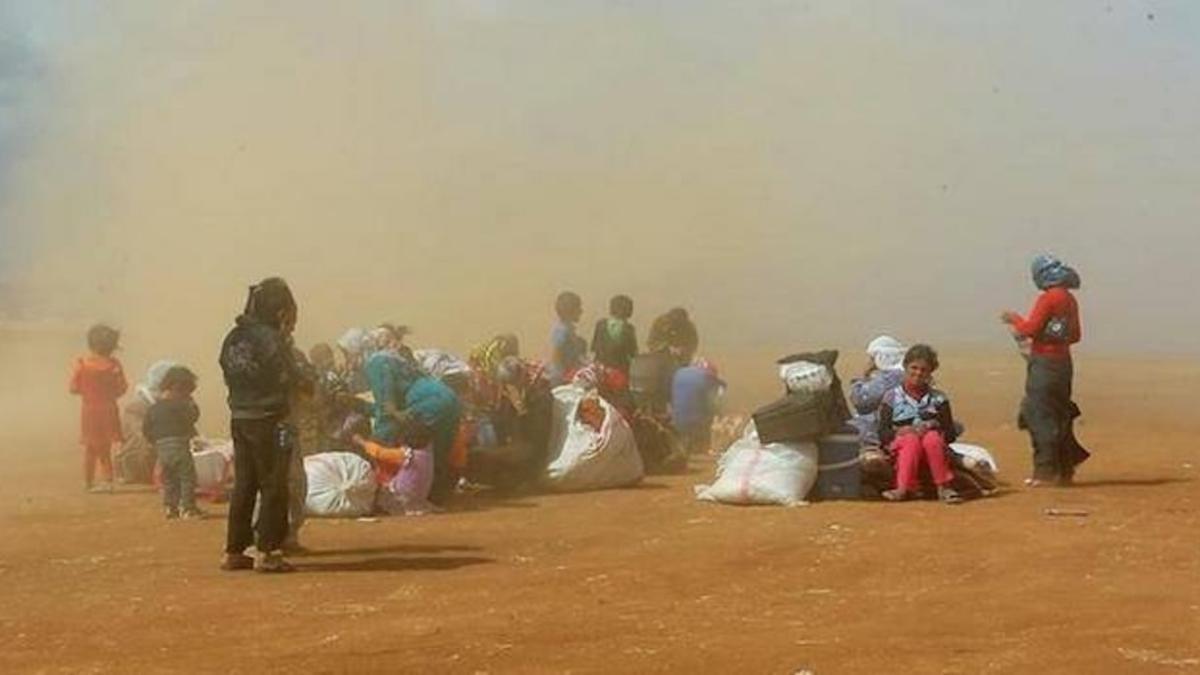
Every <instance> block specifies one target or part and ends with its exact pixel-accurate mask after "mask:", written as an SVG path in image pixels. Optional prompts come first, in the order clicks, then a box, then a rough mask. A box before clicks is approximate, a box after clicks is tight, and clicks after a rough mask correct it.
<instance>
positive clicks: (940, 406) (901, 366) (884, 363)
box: [850, 255, 1090, 504]
mask: <svg viewBox="0 0 1200 675" xmlns="http://www.w3.org/2000/svg"><path fill="white" fill-rule="evenodd" d="M1031 273H1032V277H1033V282H1034V284H1035V285H1036V286H1037V288H1038V290H1039V291H1040V294H1039V295H1038V297H1037V300H1036V301H1035V303H1034V305H1033V308H1032V309H1031V310H1030V312H1029V313H1028V314H1027V315H1026V316H1021V315H1020V314H1018V313H1016V312H1013V311H1005V312H1003V313H1002V314H1001V321H1002V322H1003V323H1004V324H1006V325H1007V326H1008V327H1009V328H1010V330H1011V333H1012V336H1013V338H1014V339H1015V340H1016V341H1017V343H1018V345H1019V346H1020V350H1021V353H1022V355H1023V357H1024V358H1025V360H1026V364H1027V366H1026V384H1025V395H1024V397H1023V398H1022V400H1021V405H1020V409H1019V413H1018V421H1019V426H1020V428H1021V429H1023V430H1026V431H1028V433H1029V436H1030V441H1031V444H1032V446H1033V471H1032V473H1031V475H1030V477H1029V478H1028V479H1026V480H1025V485H1026V486H1028V487H1035V488H1040V487H1049V486H1069V485H1071V484H1072V482H1073V481H1074V477H1075V471H1076V469H1077V467H1078V466H1079V465H1080V464H1081V463H1083V462H1084V461H1085V460H1086V459H1088V457H1089V456H1090V453H1088V451H1087V450H1086V449H1084V447H1083V446H1082V445H1081V444H1080V443H1079V440H1078V439H1077V438H1076V437H1075V430H1074V420H1075V419H1076V418H1077V417H1079V416H1080V414H1081V413H1080V410H1079V407H1078V406H1077V405H1076V404H1075V402H1074V401H1073V400H1072V398H1071V393H1072V380H1073V374H1074V366H1073V360H1072V358H1071V346H1072V345H1074V344H1076V343H1078V342H1079V341H1080V340H1081V339H1082V336H1083V330H1082V323H1081V321H1080V316H1079V305H1078V302H1077V300H1076V299H1075V296H1074V294H1073V293H1072V291H1073V290H1075V289H1078V288H1079V287H1080V278H1079V274H1078V273H1077V272H1076V271H1075V270H1074V269H1073V268H1071V267H1070V266H1068V265H1066V264H1065V263H1063V262H1062V261H1061V260H1059V259H1058V258H1056V257H1054V256H1050V255H1040V256H1037V257H1036V258H1035V259H1034V261H1033V263H1032V266H1031ZM867 356H868V364H867V367H866V369H865V370H864V372H863V375H862V377H860V378H856V379H855V380H853V381H852V383H851V388H850V400H851V403H852V404H853V406H854V409H855V413H856V414H855V415H854V417H853V418H852V419H851V424H852V425H853V426H854V428H855V429H856V430H857V431H858V433H859V439H860V442H861V443H862V445H863V447H864V449H865V450H864V458H870V459H874V460H877V461H879V462H880V463H884V464H886V465H887V468H888V469H890V471H891V473H890V476H892V478H891V480H892V483H893V485H892V487H891V488H890V489H887V490H884V491H883V492H882V497H883V498H884V499H887V500H889V501H905V500H907V499H911V498H913V497H916V496H918V495H920V494H921V492H922V472H927V474H928V480H929V482H931V483H932V486H933V487H934V488H935V489H936V492H937V495H938V497H939V498H940V499H941V500H942V501H944V502H946V503H950V504H957V503H959V502H960V501H961V496H960V495H959V493H958V491H957V490H956V489H955V488H954V487H953V484H954V482H955V478H956V476H955V471H954V467H953V466H952V464H953V461H954V456H953V454H952V453H950V452H948V448H949V446H950V444H952V443H953V442H954V441H955V440H956V439H957V438H958V437H959V435H960V434H961V433H962V428H963V427H962V425H961V424H959V423H958V422H957V421H956V420H955V418H954V414H953V412H952V410H951V406H950V399H949V397H948V396H947V395H946V393H945V392H943V391H941V390H939V389H937V388H936V387H935V386H934V384H933V374H934V372H935V371H936V370H937V369H938V365H939V363H938V354H937V352H936V351H935V350H934V349H933V348H932V347H929V346H928V345H923V344H919V345H915V346H913V347H911V348H907V347H905V346H904V345H903V344H902V343H901V342H900V341H898V340H896V339H895V338H893V337H891V336H887V335H883V336H880V337H878V338H876V339H875V340H872V341H871V343H870V344H869V345H868V346H867Z"/></svg>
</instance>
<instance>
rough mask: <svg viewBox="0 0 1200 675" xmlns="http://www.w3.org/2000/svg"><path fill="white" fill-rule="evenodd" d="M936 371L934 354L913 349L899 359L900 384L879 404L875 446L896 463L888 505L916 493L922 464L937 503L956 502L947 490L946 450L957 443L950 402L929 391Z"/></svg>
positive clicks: (921, 347) (950, 476) (887, 494)
mask: <svg viewBox="0 0 1200 675" xmlns="http://www.w3.org/2000/svg"><path fill="white" fill-rule="evenodd" d="M937 368H938V356H937V352H936V351H934V350H933V348H932V347H930V346H929V345H916V346H914V347H912V348H911V349H909V350H908V352H907V353H905V355H904V381H903V382H902V383H901V384H900V386H898V387H896V388H895V389H892V390H891V391H890V392H888V393H887V395H885V396H884V398H883V403H882V405H880V408H879V441H880V445H881V446H882V447H884V448H887V449H888V450H889V451H891V453H892V454H893V456H894V457H895V460H896V487H895V488H894V489H891V490H888V491H886V492H884V493H883V498H884V499H886V500H888V501H893V502H902V501H905V500H908V499H912V498H914V497H916V496H918V494H919V493H920V489H921V488H920V469H921V465H922V464H925V465H926V466H928V467H929V472H930V474H932V476H933V482H934V484H935V485H936V486H937V494H938V499H940V500H942V502H943V503H945V504H959V503H961V502H962V497H960V496H959V494H958V492H957V491H956V490H955V489H954V488H953V487H951V483H952V482H953V481H954V472H953V471H952V470H951V469H950V459H949V457H947V453H946V450H947V448H948V447H949V444H950V443H952V442H953V441H954V439H955V438H956V437H957V432H956V431H955V425H954V415H953V413H952V412H951V411H950V399H949V398H947V396H946V395H945V394H944V393H942V392H941V391H938V390H937V389H934V388H933V373H934V371H936V370H937Z"/></svg>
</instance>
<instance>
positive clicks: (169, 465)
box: [156, 438, 196, 511]
mask: <svg viewBox="0 0 1200 675" xmlns="http://www.w3.org/2000/svg"><path fill="white" fill-rule="evenodd" d="M191 445H192V442H191V439H190V438H163V439H160V440H159V441H158V443H157V444H156V448H157V450H158V461H159V463H160V465H161V466H162V494H163V505H164V506H165V507H166V508H168V509H170V510H172V511H180V510H182V511H195V510H196V463H195V461H193V459H192V448H191Z"/></svg>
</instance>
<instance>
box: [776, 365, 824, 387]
mask: <svg viewBox="0 0 1200 675" xmlns="http://www.w3.org/2000/svg"><path fill="white" fill-rule="evenodd" d="M779 379H781V380H783V384H784V386H786V387H787V390H788V391H790V392H792V393H795V394H816V393H818V392H822V391H829V387H831V386H832V385H833V373H832V372H830V370H829V369H828V368H826V367H825V366H823V365H821V364H819V363H810V362H808V361H793V362H792V363H785V364H783V365H782V366H779Z"/></svg>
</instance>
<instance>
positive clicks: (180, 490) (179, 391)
mask: <svg viewBox="0 0 1200 675" xmlns="http://www.w3.org/2000/svg"><path fill="white" fill-rule="evenodd" d="M161 390H162V396H161V397H160V398H159V399H158V400H157V401H155V402H154V404H153V405H151V406H150V408H149V409H148V410H147V411H146V419H145V421H143V422H142V435H143V436H145V437H146V440H148V441H150V442H151V443H153V444H154V450H155V453H156V454H157V455H158V464H159V466H161V467H162V494H163V511H164V513H165V514H166V516H167V519H168V520H173V519H175V518H178V517H180V516H181V515H182V516H183V518H185V519H200V518H203V517H204V512H203V511H201V510H200V509H198V508H196V463H195V461H193V459H192V439H193V438H195V437H196V422H197V421H198V420H199V419H200V408H198V407H196V402H195V401H194V400H192V392H194V391H196V374H195V373H193V372H192V371H190V370H188V369H187V368H184V367H183V366H175V367H173V368H171V369H170V370H168V371H167V374H166V375H165V376H164V377H163V381H162V386H161Z"/></svg>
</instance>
